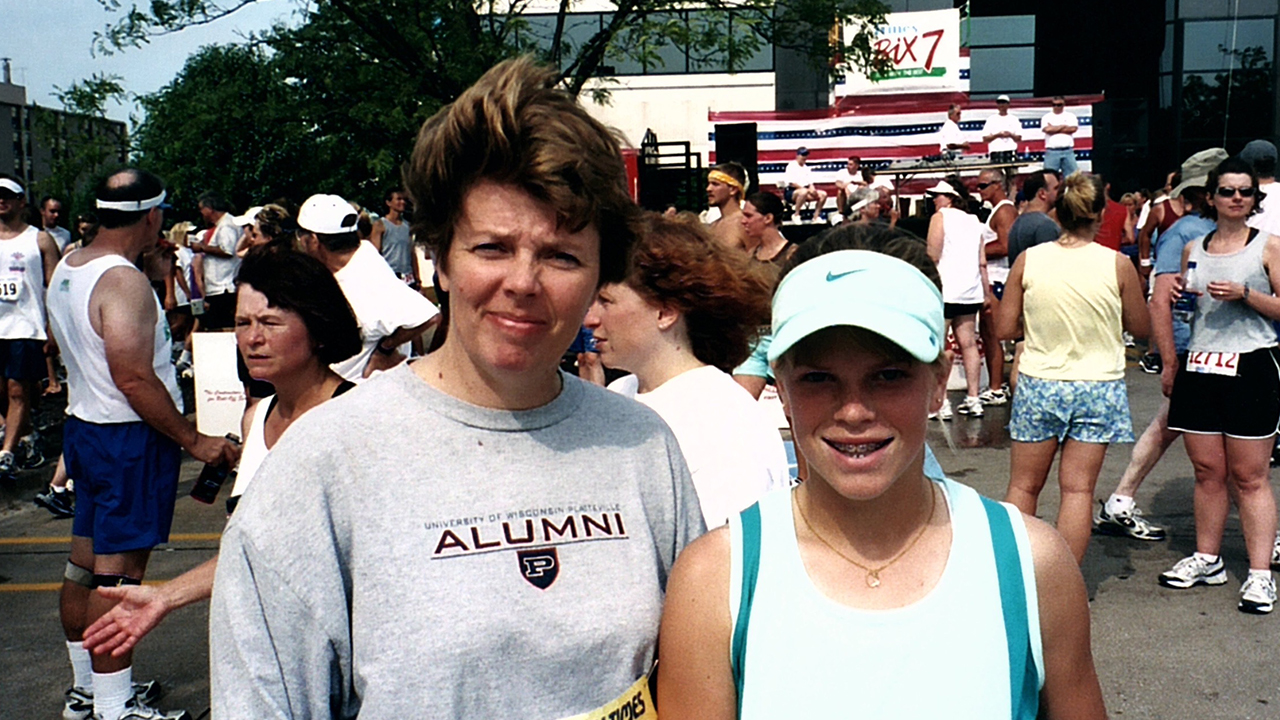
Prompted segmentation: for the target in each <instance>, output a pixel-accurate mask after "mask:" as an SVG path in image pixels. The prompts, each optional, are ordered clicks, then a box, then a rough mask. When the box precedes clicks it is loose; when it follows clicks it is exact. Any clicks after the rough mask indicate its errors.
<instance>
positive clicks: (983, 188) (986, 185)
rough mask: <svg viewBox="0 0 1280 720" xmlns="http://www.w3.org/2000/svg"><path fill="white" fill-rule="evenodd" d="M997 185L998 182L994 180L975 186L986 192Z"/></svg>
mask: <svg viewBox="0 0 1280 720" xmlns="http://www.w3.org/2000/svg"><path fill="white" fill-rule="evenodd" d="M995 184H997V183H996V181H995V180H992V181H991V182H982V183H978V184H977V185H974V187H976V188H978V189H979V190H986V189H987V188H989V187H991V186H992V185H995Z"/></svg>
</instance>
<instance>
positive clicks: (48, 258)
mask: <svg viewBox="0 0 1280 720" xmlns="http://www.w3.org/2000/svg"><path fill="white" fill-rule="evenodd" d="M36 245H37V246H38V247H39V248H40V267H41V269H42V270H44V286H45V287H46V288H47V287H49V282H50V281H51V280H53V271H54V270H56V269H57V267H58V261H59V260H61V259H62V255H61V253H59V252H58V242H57V241H56V240H54V239H53V236H52V235H50V234H49V233H47V232H41V233H38V234H37V235H36Z"/></svg>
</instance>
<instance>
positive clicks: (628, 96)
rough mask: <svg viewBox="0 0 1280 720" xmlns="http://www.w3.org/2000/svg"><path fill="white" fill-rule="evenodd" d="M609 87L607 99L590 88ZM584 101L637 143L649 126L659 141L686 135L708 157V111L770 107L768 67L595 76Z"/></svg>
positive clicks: (633, 144)
mask: <svg viewBox="0 0 1280 720" xmlns="http://www.w3.org/2000/svg"><path fill="white" fill-rule="evenodd" d="M596 87H604V88H608V89H609V90H610V93H611V96H610V104H609V105H605V106H601V105H597V104H595V103H594V102H592V100H591V90H592V89H593V88H596ZM581 97H582V103H583V104H584V105H585V106H586V107H587V110H588V112H590V113H591V115H592V116H594V117H595V118H596V119H598V120H600V121H601V122H603V123H605V124H606V125H609V126H611V127H615V128H617V129H619V130H621V131H622V133H623V135H624V136H625V137H626V140H627V144H628V145H630V146H631V147H639V146H640V142H641V141H642V140H643V139H644V133H645V130H647V129H652V130H653V132H654V133H656V134H657V136H658V140H659V141H661V142H675V141H681V140H687V141H689V142H690V143H692V144H693V149H694V150H695V151H699V152H701V153H702V156H703V157H702V159H703V162H704V163H705V162H706V160H707V151H708V150H711V149H713V148H712V146H711V143H710V142H709V141H708V139H707V138H708V135H709V134H710V133H711V131H712V126H711V122H710V121H709V120H708V119H707V113H708V112H710V111H719V110H738V111H765V112H771V111H772V110H773V109H774V74H773V73H772V72H759V73H739V74H736V75H727V74H715V75H639V76H626V77H618V78H612V79H609V80H593V81H592V82H591V83H589V84H588V85H587V87H586V88H584V89H583V92H582V96H581Z"/></svg>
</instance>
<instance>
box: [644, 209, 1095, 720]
mask: <svg viewBox="0 0 1280 720" xmlns="http://www.w3.org/2000/svg"><path fill="white" fill-rule="evenodd" d="M943 328H944V324H943V308H942V294H941V291H940V282H939V279H938V273H937V269H936V267H935V266H934V265H933V263H932V262H931V261H930V260H929V257H928V255H927V253H926V248H925V245H924V243H923V242H921V241H920V239H919V238H917V237H915V236H913V235H910V234H907V233H903V232H901V231H897V230H894V229H890V228H879V227H867V226H854V225H850V226H844V227H840V228H836V229H833V230H831V231H828V232H827V233H825V234H823V235H822V236H819V237H818V238H815V239H814V240H811V241H809V242H808V243H806V244H804V245H803V246H801V248H800V249H799V251H797V253H796V255H795V257H794V258H792V260H791V261H790V262H789V263H788V265H787V266H786V268H784V271H783V276H782V279H781V281H780V282H779V285H778V289H777V291H776V293H775V295H774V299H773V324H772V331H773V342H772V344H771V345H770V349H769V362H770V363H771V365H772V367H773V370H774V374H775V377H776V378H777V381H778V385H779V392H780V394H781V395H782V396H783V398H784V401H785V402H786V405H787V407H788V409H789V410H790V412H791V420H792V432H793V436H794V438H795V443H796V447H797V449H798V450H799V451H800V452H801V453H803V454H804V456H805V458H806V459H807V460H808V463H809V478H808V480H807V481H806V482H805V483H803V484H802V485H801V486H800V487H798V488H796V489H794V490H779V491H775V492H774V493H771V494H769V495H766V496H765V497H764V498H763V499H761V500H760V501H759V502H758V503H756V504H755V505H753V506H751V507H750V508H747V509H746V510H744V511H743V512H742V513H741V514H740V515H739V516H736V517H734V518H732V519H731V521H730V524H729V525H728V526H727V527H722V528H719V529H717V530H714V531H712V532H710V533H708V534H707V535H704V536H703V537H702V538H700V539H698V540H696V541H695V542H693V543H692V544H690V545H689V546H688V547H687V548H686V549H685V550H684V552H683V553H682V554H681V555H680V557H679V559H678V560H677V561H676V564H675V566H674V568H673V570H672V574H671V578H670V580H669V581H668V585H667V597H666V603H665V606H664V610H663V618H662V627H661V630H660V634H659V647H660V648H661V650H660V654H661V662H660V663H659V665H658V695H657V707H658V714H659V716H660V717H661V718H662V719H663V720H681V719H683V718H697V719H698V720H708V719H713V720H714V719H723V720H729V719H731V718H778V717H823V716H830V717H847V716H856V717H859V718H871V719H873V720H874V719H876V718H886V719H887V718H894V720H898V719H899V718H938V717H948V718H983V719H984V720H985V719H988V718H1000V717H1007V718H1018V719H1027V720H1030V719H1031V718H1035V717H1037V716H1038V713H1039V712H1040V711H1041V710H1043V711H1044V715H1043V716H1044V717H1049V718H1055V717H1065V716H1066V715H1067V714H1068V712H1069V713H1070V716H1071V717H1073V718H1104V717H1105V716H1106V710H1105V708H1104V706H1103V701H1102V692H1101V689H1100V688H1099V685H1098V680H1097V676H1096V673H1095V671H1094V668H1093V662H1092V659H1091V657H1090V651H1089V611H1088V604H1087V598H1086V593H1085V588H1084V582H1083V580H1082V578H1081V576H1080V572H1079V570H1078V568H1077V566H1076V563H1075V560H1074V558H1073V556H1072V555H1071V552H1070V550H1069V549H1068V548H1067V546H1066V544H1065V543H1064V542H1063V540H1062V539H1061V537H1060V536H1058V535H1057V533H1056V532H1054V531H1053V530H1052V529H1051V528H1050V527H1049V526H1048V525H1046V524H1044V523H1042V522H1040V521H1038V520H1036V519H1035V518H1031V517H1026V516H1023V515H1022V514H1021V513H1019V512H1018V511H1017V510H1016V509H1014V508H1013V507H1012V506H1009V505H1006V504H1002V503H997V502H994V501H991V500H988V499H985V498H982V497H981V496H979V495H978V494H977V493H976V492H975V491H974V490H972V489H970V488H968V487H966V486H964V485H960V484H958V483H955V482H953V481H950V480H943V481H933V480H930V479H928V478H927V477H926V476H925V475H924V471H923V459H924V439H925V431H926V425H927V422H928V415H929V413H930V412H936V411H937V410H938V408H939V407H940V406H941V404H942V401H943V397H944V393H945V390H946V379H947V372H946V370H947V369H949V368H950V363H951V358H950V357H949V356H948V354H947V353H946V352H945V350H944V342H943ZM1041 703H1043V704H1044V706H1043V708H1042V707H1041Z"/></svg>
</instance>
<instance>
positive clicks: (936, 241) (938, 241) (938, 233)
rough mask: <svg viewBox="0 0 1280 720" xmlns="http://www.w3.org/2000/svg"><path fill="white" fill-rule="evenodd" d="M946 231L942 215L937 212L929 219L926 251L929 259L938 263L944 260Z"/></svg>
mask: <svg viewBox="0 0 1280 720" xmlns="http://www.w3.org/2000/svg"><path fill="white" fill-rule="evenodd" d="M944 234H945V231H944V230H943V225H942V213H940V212H936V213H934V214H933V217H931V218H929V232H928V235H927V236H926V241H925V242H926V249H927V252H928V253H929V259H930V260H932V261H933V262H934V263H937V262H938V261H939V260H941V259H942V240H943V237H944Z"/></svg>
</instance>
